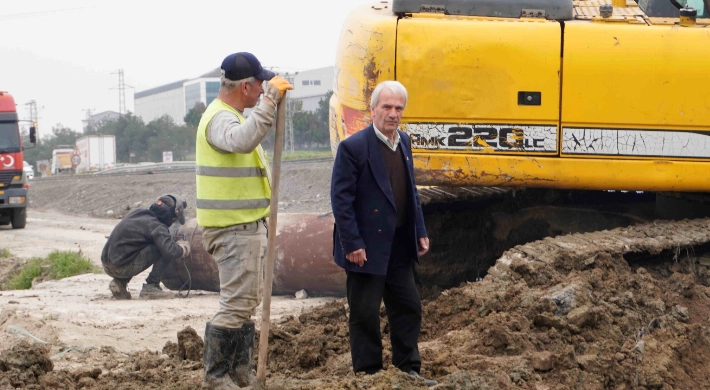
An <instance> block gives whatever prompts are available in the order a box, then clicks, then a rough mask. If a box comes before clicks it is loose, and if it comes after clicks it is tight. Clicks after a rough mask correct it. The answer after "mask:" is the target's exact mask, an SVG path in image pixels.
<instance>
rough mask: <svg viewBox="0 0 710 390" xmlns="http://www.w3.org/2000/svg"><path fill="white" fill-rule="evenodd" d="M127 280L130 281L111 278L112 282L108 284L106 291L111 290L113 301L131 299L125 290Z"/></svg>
mask: <svg viewBox="0 0 710 390" xmlns="http://www.w3.org/2000/svg"><path fill="white" fill-rule="evenodd" d="M129 280H130V279H117V278H113V280H112V281H111V282H109V284H108V289H109V290H111V294H113V297H114V298H115V299H121V300H125V299H131V293H129V292H128V289H127V288H126V287H127V286H128V281H129Z"/></svg>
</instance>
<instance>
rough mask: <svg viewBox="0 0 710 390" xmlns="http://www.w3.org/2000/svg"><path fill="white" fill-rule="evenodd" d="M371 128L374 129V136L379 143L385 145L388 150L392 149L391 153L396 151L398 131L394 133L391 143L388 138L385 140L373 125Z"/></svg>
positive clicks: (384, 136)
mask: <svg viewBox="0 0 710 390" xmlns="http://www.w3.org/2000/svg"><path fill="white" fill-rule="evenodd" d="M372 128H373V129H375V135H377V138H379V139H380V141H382V142H384V143H385V145H387V147H388V148H390V149H392V151H393V152H396V151H397V145H399V131H397V130H395V131H394V142H392V141H390V139H389V138H387V136H386V135H384V134H382V132H381V131H379V130H377V126H375V124H374V123H373V124H372Z"/></svg>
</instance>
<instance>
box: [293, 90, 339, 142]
mask: <svg viewBox="0 0 710 390" xmlns="http://www.w3.org/2000/svg"><path fill="white" fill-rule="evenodd" d="M332 95H333V92H332V91H328V93H326V94H325V96H323V98H321V99H320V100H319V101H318V108H316V110H315V111H301V110H300V106H299V110H298V111H296V112H295V113H294V114H293V130H294V134H295V138H296V140H297V142H298V144H300V145H301V147H304V148H310V147H313V146H320V145H323V144H325V143H327V142H328V139H329V133H328V126H329V125H328V118H329V116H330V97H331V96H332Z"/></svg>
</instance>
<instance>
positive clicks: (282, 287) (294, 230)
mask: <svg viewBox="0 0 710 390" xmlns="http://www.w3.org/2000/svg"><path fill="white" fill-rule="evenodd" d="M176 236H178V237H179V238H181V239H182V238H183V237H184V239H186V240H188V241H189V242H190V248H191V252H192V253H191V254H190V256H188V257H187V258H185V259H180V260H177V261H175V262H174V266H170V267H168V269H167V270H166V271H165V273H164V274H163V278H162V282H163V284H164V285H165V286H166V287H167V288H169V289H171V290H180V289H182V290H186V289H187V288H188V286H189V283H188V272H187V270H189V274H190V280H191V282H192V284H191V288H192V289H193V290H205V291H215V292H218V291H219V272H218V270H217V263H215V261H214V260H213V259H212V256H210V255H209V253H207V251H206V250H205V247H204V245H203V243H202V228H200V227H199V226H198V225H197V220H196V219H194V218H192V219H188V220H187V221H185V224H184V225H182V226H180V228H179V229H178V231H177V233H176ZM183 260H184V263H183ZM186 268H187V270H186ZM272 286H273V293H274V294H276V295H286V294H293V293H295V292H296V291H299V290H306V291H307V292H308V294H310V295H336V296H344V295H345V272H344V271H343V270H342V268H340V267H338V266H337V265H335V263H334V262H333V215H332V214H327V215H318V214H288V213H284V214H279V226H278V231H277V234H276V261H275V264H274V280H273V284H272Z"/></svg>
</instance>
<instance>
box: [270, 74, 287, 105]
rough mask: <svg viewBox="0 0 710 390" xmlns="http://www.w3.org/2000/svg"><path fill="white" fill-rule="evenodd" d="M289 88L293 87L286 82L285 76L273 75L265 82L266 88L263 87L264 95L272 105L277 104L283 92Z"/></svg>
mask: <svg viewBox="0 0 710 390" xmlns="http://www.w3.org/2000/svg"><path fill="white" fill-rule="evenodd" d="M289 89H293V85H291V83H289V82H288V80H286V79H285V78H283V77H281V76H274V77H273V78H272V79H271V80H269V82H268V83H266V89H264V97H265V98H267V99H268V100H271V102H273V103H274V105H277V104H279V101H281V98H282V97H283V96H284V92H286V91H287V90H289Z"/></svg>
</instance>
